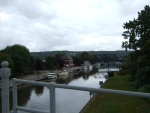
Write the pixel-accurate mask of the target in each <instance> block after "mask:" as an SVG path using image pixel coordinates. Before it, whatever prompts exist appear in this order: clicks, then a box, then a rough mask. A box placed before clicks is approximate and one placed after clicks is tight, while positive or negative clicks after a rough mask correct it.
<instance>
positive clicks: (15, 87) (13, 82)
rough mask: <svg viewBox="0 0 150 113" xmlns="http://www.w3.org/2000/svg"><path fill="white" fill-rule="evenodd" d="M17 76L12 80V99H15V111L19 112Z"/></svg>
mask: <svg viewBox="0 0 150 113" xmlns="http://www.w3.org/2000/svg"><path fill="white" fill-rule="evenodd" d="M15 80H16V79H15V78H14V79H13V80H12V96H13V98H12V100H13V113H17V109H16V107H17V105H18V104H17V85H16V82H15Z"/></svg>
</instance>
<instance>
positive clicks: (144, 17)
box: [122, 5, 150, 88]
mask: <svg viewBox="0 0 150 113" xmlns="http://www.w3.org/2000/svg"><path fill="white" fill-rule="evenodd" d="M123 28H124V29H125V31H124V32H123V34H122V35H123V37H124V39H125V41H124V42H123V43H122V47H123V48H125V49H126V50H127V49H133V50H134V51H133V52H132V53H131V54H130V55H129V56H128V57H127V58H126V60H125V63H124V66H123V71H124V72H127V73H129V74H130V75H131V80H133V81H134V85H135V86H136V87H137V88H140V87H143V86H144V85H150V6H149V5H146V6H145V7H144V10H141V11H140V12H138V17H137V18H136V19H135V18H134V19H133V20H132V21H129V22H126V23H124V25H123Z"/></svg>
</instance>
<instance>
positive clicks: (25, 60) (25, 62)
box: [1, 44, 34, 77]
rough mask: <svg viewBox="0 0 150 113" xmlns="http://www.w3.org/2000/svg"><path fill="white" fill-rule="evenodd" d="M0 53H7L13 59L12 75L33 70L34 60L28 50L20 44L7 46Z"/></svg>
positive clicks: (19, 74) (23, 73)
mask: <svg viewBox="0 0 150 113" xmlns="http://www.w3.org/2000/svg"><path fill="white" fill-rule="evenodd" d="M1 53H3V54H8V55H9V56H10V58H11V59H12V61H13V64H14V67H13V71H14V75H13V76H14V77H16V76H21V75H25V74H29V73H31V72H32V71H33V67H34V62H33V58H32V56H31V55H30V52H29V50H28V49H27V48H26V47H25V46H22V45H19V44H16V45H12V46H7V47H6V48H5V49H3V50H1Z"/></svg>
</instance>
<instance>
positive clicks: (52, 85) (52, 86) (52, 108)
mask: <svg viewBox="0 0 150 113" xmlns="http://www.w3.org/2000/svg"><path fill="white" fill-rule="evenodd" d="M12 82H13V86H12V87H13V113H17V110H22V111H28V112H32V113H48V112H44V111H38V110H34V109H29V108H26V107H20V106H18V105H17V83H23V84H30V85H37V86H47V87H49V89H50V113H56V103H55V102H56V101H55V88H63V89H71V90H80V91H89V92H97V93H109V94H119V95H127V96H137V97H144V98H150V94H149V93H141V92H131V91H122V90H112V89H104V88H89V87H81V86H69V85H63V84H56V83H54V82H51V83H45V82H37V81H29V80H20V79H15V78H14V79H13V80H12Z"/></svg>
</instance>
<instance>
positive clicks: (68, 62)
mask: <svg viewBox="0 0 150 113" xmlns="http://www.w3.org/2000/svg"><path fill="white" fill-rule="evenodd" d="M61 59H62V60H63V62H64V67H73V66H74V64H73V58H71V57H70V56H69V55H67V54H66V55H64V56H62V57H61Z"/></svg>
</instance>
